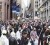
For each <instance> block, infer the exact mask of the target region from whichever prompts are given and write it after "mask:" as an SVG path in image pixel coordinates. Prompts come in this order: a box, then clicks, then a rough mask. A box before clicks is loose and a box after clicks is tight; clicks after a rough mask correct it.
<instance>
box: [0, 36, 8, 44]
mask: <svg viewBox="0 0 50 45" xmlns="http://www.w3.org/2000/svg"><path fill="white" fill-rule="evenodd" d="M1 40H2V41H3V43H4V44H3V45H9V40H8V38H7V37H6V36H5V35H1Z"/></svg>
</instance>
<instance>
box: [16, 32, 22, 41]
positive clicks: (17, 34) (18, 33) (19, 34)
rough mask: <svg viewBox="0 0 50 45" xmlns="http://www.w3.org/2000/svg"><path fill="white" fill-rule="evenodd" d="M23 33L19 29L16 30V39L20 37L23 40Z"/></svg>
mask: <svg viewBox="0 0 50 45" xmlns="http://www.w3.org/2000/svg"><path fill="white" fill-rule="evenodd" d="M21 37H22V36H21V33H20V32H19V31H17V32H16V39H17V40H18V39H20V40H21Z"/></svg>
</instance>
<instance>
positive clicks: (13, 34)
mask: <svg viewBox="0 0 50 45" xmlns="http://www.w3.org/2000/svg"><path fill="white" fill-rule="evenodd" d="M49 30H50V24H49V23H48V21H43V22H42V21H41V20H40V21H33V20H31V21H23V22H20V21H16V20H10V21H7V22H4V23H3V22H2V21H0V45H40V44H41V45H47V42H46V38H47V36H48V35H50V31H49ZM44 37H45V38H44Z"/></svg>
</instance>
